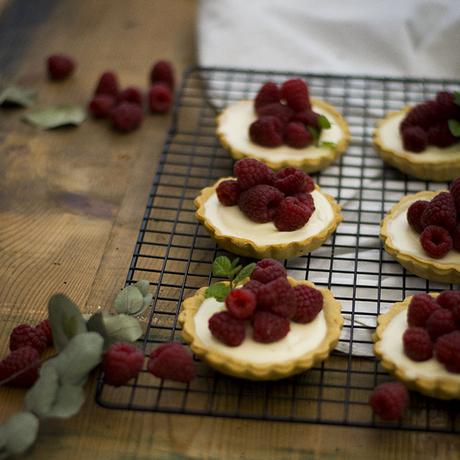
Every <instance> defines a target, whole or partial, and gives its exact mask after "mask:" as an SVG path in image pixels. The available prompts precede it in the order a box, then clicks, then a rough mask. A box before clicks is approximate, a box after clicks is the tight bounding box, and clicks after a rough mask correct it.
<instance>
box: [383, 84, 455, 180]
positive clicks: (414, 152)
mask: <svg viewBox="0 0 460 460" xmlns="http://www.w3.org/2000/svg"><path fill="white" fill-rule="evenodd" d="M374 144H375V146H376V148H377V150H378V152H379V153H380V155H381V156H382V158H383V159H384V160H385V161H386V162H388V163H389V164H391V165H392V166H394V167H395V168H398V169H399V170H400V171H402V172H403V173H405V174H408V175H410V176H415V177H418V178H419V179H425V180H426V179H428V180H433V181H446V180H452V179H453V178H455V177H457V176H459V175H460V93H457V92H448V91H442V92H439V93H438V94H437V95H436V98H435V99H434V100H427V101H425V102H423V103H421V104H418V105H416V106H415V107H412V108H411V107H405V108H403V109H402V110H400V111H398V112H391V113H389V114H388V115H387V116H386V117H385V118H384V119H383V120H380V121H379V122H378V125H377V129H376V130H375V132H374Z"/></svg>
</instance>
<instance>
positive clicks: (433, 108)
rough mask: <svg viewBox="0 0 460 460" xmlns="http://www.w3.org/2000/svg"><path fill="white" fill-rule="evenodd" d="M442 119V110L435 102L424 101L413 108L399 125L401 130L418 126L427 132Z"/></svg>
mask: <svg viewBox="0 0 460 460" xmlns="http://www.w3.org/2000/svg"><path fill="white" fill-rule="evenodd" d="M439 119H442V110H441V106H440V104H439V103H437V102H436V101H426V102H423V103H421V104H418V105H416V106H415V107H413V108H412V109H411V110H410V111H409V113H408V114H407V115H406V117H405V119H404V120H403V122H402V123H401V127H400V129H401V130H405V128H406V127H408V126H418V127H420V128H422V129H423V130H427V129H428V128H429V127H430V126H431V125H432V124H434V123H436V122H437V121H438V120H439Z"/></svg>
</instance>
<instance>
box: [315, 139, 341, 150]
mask: <svg viewBox="0 0 460 460" xmlns="http://www.w3.org/2000/svg"><path fill="white" fill-rule="evenodd" d="M319 146H320V147H327V148H330V149H335V148H336V147H337V144H336V143H335V142H329V141H322V142H320V143H319Z"/></svg>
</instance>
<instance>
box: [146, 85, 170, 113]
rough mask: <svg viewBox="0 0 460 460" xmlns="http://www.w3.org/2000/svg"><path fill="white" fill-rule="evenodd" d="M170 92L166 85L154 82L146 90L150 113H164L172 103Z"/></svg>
mask: <svg viewBox="0 0 460 460" xmlns="http://www.w3.org/2000/svg"><path fill="white" fill-rule="evenodd" d="M172 99H173V96H172V93H171V89H170V88H169V86H168V85H166V84H164V83H155V84H154V85H153V86H151V87H150V89H149V92H148V102H149V109H150V111H151V112H152V113H166V112H167V111H168V110H169V109H170V107H171V104H172Z"/></svg>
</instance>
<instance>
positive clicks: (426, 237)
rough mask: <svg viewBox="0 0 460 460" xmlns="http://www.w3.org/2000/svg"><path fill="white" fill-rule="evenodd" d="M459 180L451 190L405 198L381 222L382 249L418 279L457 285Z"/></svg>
mask: <svg viewBox="0 0 460 460" xmlns="http://www.w3.org/2000/svg"><path fill="white" fill-rule="evenodd" d="M459 219H460V178H458V179H456V180H455V181H454V182H453V183H452V184H451V187H450V190H449V191H447V190H444V191H443V190H441V191H437V192H433V191H423V192H418V193H416V194H414V195H407V196H405V197H404V198H402V199H401V201H399V203H397V204H396V205H395V206H393V208H392V209H391V210H390V212H389V213H388V214H387V215H386V217H385V218H384V220H383V221H382V225H381V228H380V238H381V239H382V240H383V243H384V247H385V250H386V251H387V252H388V253H389V254H391V255H392V256H393V257H394V258H395V259H396V260H397V261H398V262H399V263H400V264H401V265H402V266H403V267H404V268H406V269H407V270H408V271H409V272H411V273H415V274H416V275H417V276H420V277H422V278H426V279H429V280H431V281H438V282H441V283H459V282H460V224H459Z"/></svg>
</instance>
